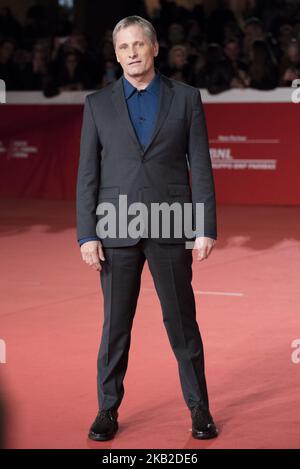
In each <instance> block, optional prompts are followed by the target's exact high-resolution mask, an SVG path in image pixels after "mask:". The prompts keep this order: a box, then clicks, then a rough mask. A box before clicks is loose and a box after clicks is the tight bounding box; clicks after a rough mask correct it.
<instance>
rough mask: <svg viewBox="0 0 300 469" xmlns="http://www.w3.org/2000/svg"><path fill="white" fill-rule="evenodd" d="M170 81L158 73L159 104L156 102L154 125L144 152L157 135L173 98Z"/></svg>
mask: <svg viewBox="0 0 300 469" xmlns="http://www.w3.org/2000/svg"><path fill="white" fill-rule="evenodd" d="M172 86H173V85H172V82H171V80H169V79H168V78H167V77H165V76H164V75H160V93H159V104H158V115H157V119H156V123H155V125H154V130H153V132H152V136H151V138H150V141H149V143H148V145H147V147H146V148H145V150H144V154H145V153H146V152H147V151H148V149H149V148H150V146H151V145H152V143H153V141H154V139H155V137H156V136H157V134H158V132H159V130H160V128H161V126H162V125H163V123H164V122H165V120H166V118H167V115H168V112H169V109H170V105H171V102H172V99H173V95H174V91H173V89H172Z"/></svg>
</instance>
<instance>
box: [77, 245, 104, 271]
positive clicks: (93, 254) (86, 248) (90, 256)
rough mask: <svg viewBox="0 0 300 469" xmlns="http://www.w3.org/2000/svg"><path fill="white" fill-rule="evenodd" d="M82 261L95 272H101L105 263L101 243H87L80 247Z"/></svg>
mask: <svg viewBox="0 0 300 469" xmlns="http://www.w3.org/2000/svg"><path fill="white" fill-rule="evenodd" d="M80 251H81V256H82V260H83V261H84V262H86V263H87V264H88V265H90V266H91V267H93V269H95V270H101V264H100V259H101V261H105V257H104V254H103V250H102V244H101V242H100V241H87V242H86V243H84V244H82V246H80Z"/></svg>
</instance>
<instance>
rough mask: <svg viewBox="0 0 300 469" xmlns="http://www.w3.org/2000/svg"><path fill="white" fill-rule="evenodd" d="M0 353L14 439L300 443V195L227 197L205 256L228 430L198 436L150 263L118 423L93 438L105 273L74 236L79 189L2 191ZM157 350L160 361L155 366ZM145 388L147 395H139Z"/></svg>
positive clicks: (125, 444)
mask: <svg viewBox="0 0 300 469" xmlns="http://www.w3.org/2000/svg"><path fill="white" fill-rule="evenodd" d="M0 213H1V220H2V221H1V243H0V250H1V272H2V275H1V285H0V288H1V312H0V320H1V329H0V339H3V340H5V343H6V361H7V362H6V363H5V364H1V365H0V371H1V383H2V386H3V387H4V397H5V401H6V407H7V412H8V422H7V447H9V448H191V449H193V448H299V447H300V406H299V395H300V363H299V364H294V363H293V362H292V360H291V354H292V352H293V349H292V347H291V343H292V341H293V340H294V339H297V338H300V320H299V311H300V291H299V267H300V209H299V208H285V207H281V208H276V207H252V206H246V207H245V206H235V207H229V206H220V207H219V233H220V239H219V241H218V244H217V247H216V248H215V250H214V252H213V254H212V256H211V257H210V258H209V259H208V260H206V261H204V262H202V263H199V262H197V261H195V262H194V280H193V285H194V289H195V292H196V300H197V315H198V321H199V326H200V330H201V332H202V336H203V341H204V345H205V351H206V370H207V379H208V387H209V393H210V401H211V410H212V413H213V416H214V418H215V420H216V423H217V424H218V426H219V428H220V436H219V438H217V439H215V440H211V441H206V442H202V441H197V440H194V439H193V438H192V437H191V432H190V428H191V422H190V416H189V412H188V409H187V408H186V406H185V403H184V400H183V397H182V394H181V389H180V385H179V377H178V373H177V364H176V361H175V358H174V356H173V352H172V350H171V347H170V345H169V343H168V339H167V334H166V332H165V330H164V326H163V322H162V315H161V310H160V306H159V302H158V299H157V296H156V293H155V291H154V287H153V282H152V279H151V276H150V274H149V271H148V267H147V265H146V266H145V269H144V272H143V282H142V291H141V296H140V299H139V303H138V309H137V314H136V318H135V322H134V327H133V336H132V345H131V354H130V360H129V367H128V371H127V375H126V379H125V397H124V400H123V403H122V406H121V407H120V409H119V414H120V418H119V421H120V431H119V432H118V434H117V436H116V438H115V439H114V440H112V441H110V442H106V443H93V442H91V441H89V440H88V439H87V431H88V428H89V426H90V424H91V422H92V420H93V419H94V417H95V414H96V411H97V398H96V356H97V351H98V343H99V338H100V333H101V322H102V297H101V293H100V288H99V287H100V281H99V273H97V272H95V271H93V270H91V269H90V268H89V267H88V266H86V265H85V264H84V263H83V262H82V261H81V257H80V252H79V249H78V247H77V244H76V233H75V210H74V204H73V203H72V202H59V201H43V200H17V199H2V200H1V209H0ZM158 364H159V366H158ZM137 396H139V398H138V399H137Z"/></svg>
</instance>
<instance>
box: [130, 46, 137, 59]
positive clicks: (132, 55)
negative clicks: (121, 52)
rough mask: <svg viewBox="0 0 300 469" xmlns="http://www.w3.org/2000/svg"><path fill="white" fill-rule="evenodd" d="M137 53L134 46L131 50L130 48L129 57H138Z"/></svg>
mask: <svg viewBox="0 0 300 469" xmlns="http://www.w3.org/2000/svg"><path fill="white" fill-rule="evenodd" d="M136 55H137V53H136V49H135V48H134V47H132V48H131V49H130V50H129V58H130V59H133V58H134V57H136Z"/></svg>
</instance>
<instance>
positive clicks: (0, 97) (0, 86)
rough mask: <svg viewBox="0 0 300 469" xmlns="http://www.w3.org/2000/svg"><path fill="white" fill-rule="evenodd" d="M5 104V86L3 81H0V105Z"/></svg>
mask: <svg viewBox="0 0 300 469" xmlns="http://www.w3.org/2000/svg"><path fill="white" fill-rule="evenodd" d="M5 103H6V86H5V81H4V80H0V104H5Z"/></svg>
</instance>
